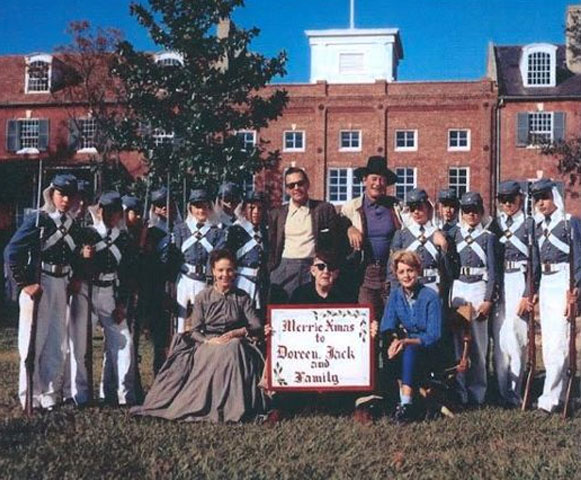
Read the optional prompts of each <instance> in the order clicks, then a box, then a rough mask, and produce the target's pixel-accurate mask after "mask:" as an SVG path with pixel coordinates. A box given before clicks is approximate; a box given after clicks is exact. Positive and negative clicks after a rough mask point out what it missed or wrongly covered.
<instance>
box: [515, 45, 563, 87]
mask: <svg viewBox="0 0 581 480" xmlns="http://www.w3.org/2000/svg"><path fill="white" fill-rule="evenodd" d="M556 56H557V47H556V46H555V45H550V44H545V43H535V44H532V45H527V46H526V47H523V49H522V56H521V61H520V70H521V75H522V79H523V84H524V86H525V87H554V86H555V85H556V83H557V81H556V77H557V76H556V70H557V68H556V65H557V62H556Z"/></svg>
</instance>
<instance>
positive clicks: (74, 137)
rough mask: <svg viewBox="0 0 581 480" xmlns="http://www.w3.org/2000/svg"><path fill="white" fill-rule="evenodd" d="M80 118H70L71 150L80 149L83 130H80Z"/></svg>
mask: <svg viewBox="0 0 581 480" xmlns="http://www.w3.org/2000/svg"><path fill="white" fill-rule="evenodd" d="M78 121H79V119H77V118H71V119H70V120H69V148H70V149H71V150H78V149H79V144H80V140H81V132H80V131H79V125H78V124H77V122H78Z"/></svg>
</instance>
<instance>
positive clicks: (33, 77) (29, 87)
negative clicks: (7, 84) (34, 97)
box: [25, 55, 52, 93]
mask: <svg viewBox="0 0 581 480" xmlns="http://www.w3.org/2000/svg"><path fill="white" fill-rule="evenodd" d="M51 64H52V56H51V55H31V56H30V57H27V58H26V79H25V82H26V89H25V91H26V93H48V92H50V86H51V85H50V77H51Z"/></svg>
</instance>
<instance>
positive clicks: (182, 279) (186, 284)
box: [176, 273, 208, 333]
mask: <svg viewBox="0 0 581 480" xmlns="http://www.w3.org/2000/svg"><path fill="white" fill-rule="evenodd" d="M207 286H208V285H207V284H206V282H202V281H200V280H194V279H193V278H190V277H188V276H186V275H184V274H183V273H180V274H179V276H178V281H177V283H176V297H177V302H178V331H177V333H183V332H184V331H185V330H186V318H187V315H188V304H190V305H193V304H194V299H195V298H196V295H197V294H198V293H200V292H201V291H202V290H204V288H206V287H207Z"/></svg>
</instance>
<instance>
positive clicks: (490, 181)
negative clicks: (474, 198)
mask: <svg viewBox="0 0 581 480" xmlns="http://www.w3.org/2000/svg"><path fill="white" fill-rule="evenodd" d="M306 34H307V36H308V38H309V44H310V45H311V78H310V83H305V84H277V85H272V86H269V87H267V90H268V89H272V88H285V89H286V90H287V91H288V94H289V99H290V101H289V104H288V106H287V108H286V110H285V111H284V113H283V115H282V117H280V118H279V119H278V120H277V121H275V122H272V123H271V124H270V125H269V127H268V128H266V129H264V130H262V131H261V132H252V131H245V132H239V135H240V137H241V139H242V141H243V142H244V145H245V146H246V147H250V146H251V145H252V144H253V143H255V142H256V141H257V139H258V137H260V138H261V139H263V140H266V141H268V142H270V144H269V146H268V148H269V149H271V150H276V149H279V150H280V151H281V162H280V164H279V168H278V171H275V172H265V173H261V174H259V175H258V176H257V178H256V179H252V178H249V179H248V182H247V187H249V188H250V187H252V186H253V184H254V183H256V186H257V187H258V188H266V189H267V190H268V191H269V193H270V194H271V196H272V198H273V200H274V202H275V203H279V202H280V201H283V200H284V198H283V197H282V196H283V188H282V181H281V177H282V173H283V172H284V170H285V169H286V168H288V167H289V166H291V165H296V166H299V167H303V168H305V170H306V171H307V172H308V174H309V176H310V177H311V180H312V181H311V183H312V190H313V196H314V197H317V198H325V199H327V200H329V201H331V202H333V203H334V204H336V205H341V204H342V203H343V202H344V201H346V200H349V199H350V198H352V197H353V196H357V195H359V194H361V184H360V183H359V181H358V180H357V179H356V178H354V176H353V170H354V169H355V168H357V167H359V166H362V165H364V164H365V163H366V160H367V157H369V156H370V155H377V154H380V155H385V156H386V157H387V159H388V165H389V167H390V168H392V169H393V170H394V171H396V173H397V174H398V183H397V184H396V185H395V186H394V187H392V188H393V190H392V193H394V194H396V195H397V196H399V197H401V198H404V197H405V193H406V191H408V190H409V189H411V188H413V187H415V186H421V187H423V188H425V189H426V190H427V191H428V192H429V194H430V195H433V194H434V193H435V191H436V190H437V189H440V188H443V187H446V186H452V187H455V188H457V189H458V191H459V192H463V191H465V190H468V189H471V190H478V191H480V192H481V193H482V194H483V196H484V198H485V201H486V204H487V205H488V206H489V207H491V206H492V202H493V199H494V194H495V189H496V186H497V184H498V182H499V181H501V180H503V179H507V178H533V177H535V176H536V174H537V170H543V172H544V174H545V175H551V176H558V172H557V171H556V161H555V160H554V159H551V158H549V157H546V156H541V155H540V153H539V152H540V149H539V148H538V147H537V146H536V145H535V142H536V140H535V139H551V140H558V139H560V138H564V139H568V138H572V136H573V135H575V132H579V131H580V127H581V125H580V122H581V119H580V118H579V114H580V108H579V106H580V104H579V100H580V99H581V82H580V81H579V80H580V74H579V68H578V65H575V64H574V63H575V62H574V58H569V60H567V58H566V57H567V55H566V52H567V48H566V46H565V45H560V46H555V45H550V44H533V45H526V46H509V47H503V46H495V45H491V48H490V51H489V58H488V71H487V75H486V76H485V77H484V78H483V79H481V80H477V81H457V82H456V81H450V82H429V81H426V82H404V81H398V79H397V69H398V65H399V63H400V62H401V61H402V60H403V58H404V50H403V46H402V42H401V39H400V36H399V31H398V30H397V29H344V30H321V31H308V32H306ZM158 60H159V61H160V62H178V63H179V62H180V58H179V55H176V54H172V53H167V54H162V55H160V56H159V58H158ZM65 67H66V66H65V65H62V61H61V60H60V58H59V57H58V55H57V56H53V55H46V54H35V55H28V56H3V57H0V72H2V73H1V74H0V211H1V212H3V213H2V214H0V217H1V216H4V217H6V218H4V219H2V218H0V220H1V221H0V226H2V225H6V223H7V220H8V219H9V218H13V217H14V213H15V212H16V213H21V212H22V210H23V209H24V208H26V207H30V206H32V205H33V198H34V192H35V180H34V179H35V175H36V173H35V172H36V163H37V160H36V159H37V158H39V157H43V158H44V159H45V160H46V165H47V166H48V168H49V169H57V168H67V169H75V170H76V172H77V174H79V175H80V176H83V177H85V178H87V177H90V176H91V175H92V173H91V172H90V170H89V168H88V167H89V165H90V163H91V160H92V159H94V158H96V157H97V156H98V152H97V151H96V150H95V148H94V145H93V143H92V138H93V136H94V131H95V124H94V121H93V120H92V119H91V116H90V112H89V111H88V108H87V106H86V105H84V104H83V102H82V101H77V102H71V101H68V100H67V99H65V98H64V97H63V96H62V95H60V94H59V91H58V88H56V89H55V88H54V87H55V85H56V84H57V83H58V82H59V79H60V72H61V71H62V69H63V68H65ZM51 90H52V93H51ZM55 91H56V93H55ZM159 135H160V141H166V140H167V138H165V137H167V136H168V135H167V134H165V133H164V132H159ZM170 136H171V135H170ZM162 137H163V138H162ZM120 160H121V161H122V163H123V164H124V165H125V166H126V168H127V170H128V171H129V172H130V173H131V174H133V175H136V174H139V173H140V172H141V171H142V169H141V164H140V162H139V159H138V157H137V156H136V155H134V154H133V155H131V154H127V155H124V156H122V158H121V159H120ZM579 208H580V207H577V208H576V211H579V210H578V209H579Z"/></svg>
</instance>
